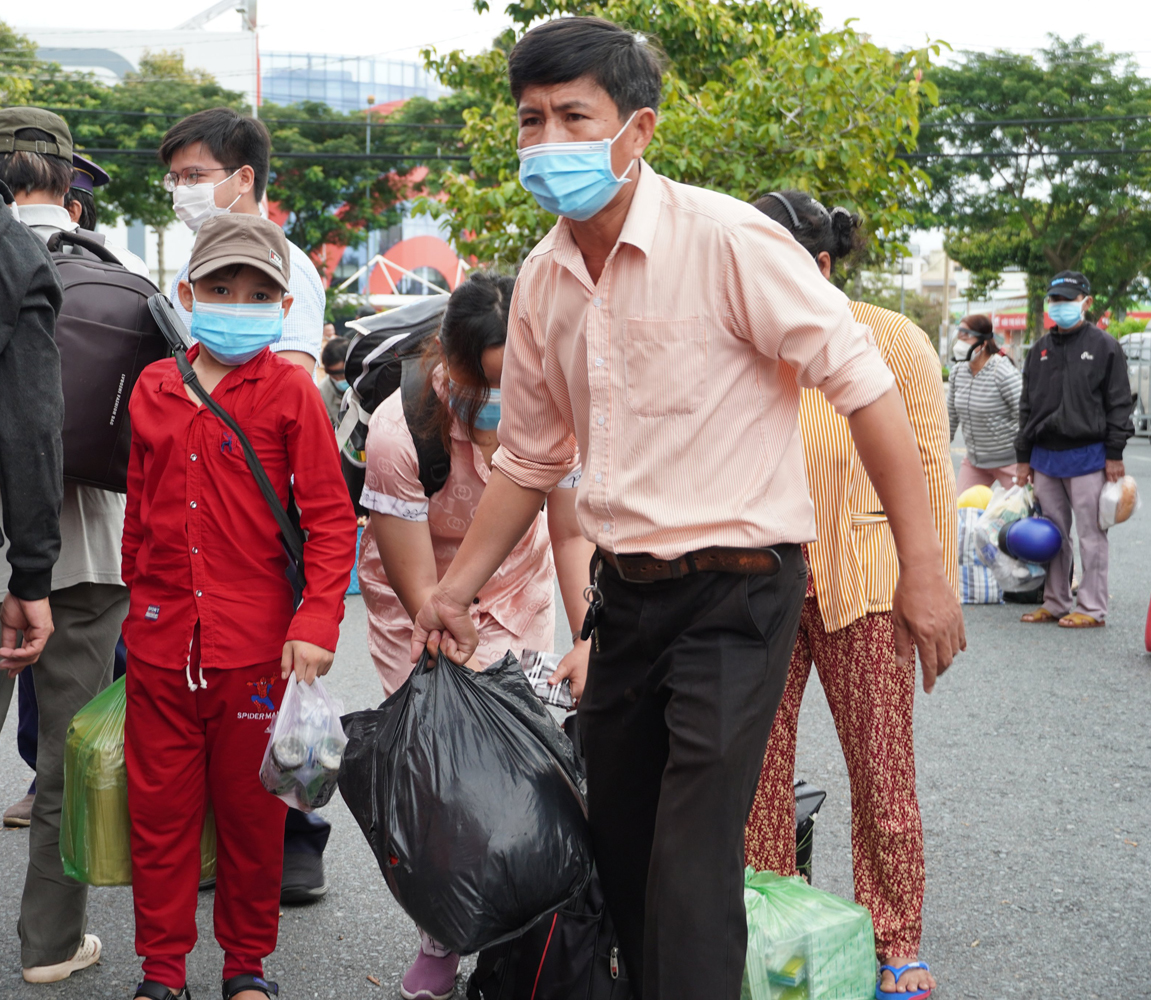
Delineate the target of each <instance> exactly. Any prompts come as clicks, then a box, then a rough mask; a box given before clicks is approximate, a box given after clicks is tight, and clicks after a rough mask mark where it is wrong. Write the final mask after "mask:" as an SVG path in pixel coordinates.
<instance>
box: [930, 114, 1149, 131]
mask: <svg viewBox="0 0 1151 1000" xmlns="http://www.w3.org/2000/svg"><path fill="white" fill-rule="evenodd" d="M1149 120H1151V114H1147V115H1089V116H1086V117H1083V118H989V119H987V120H986V121H963V120H956V121H946V122H924V123H923V124H922V125H920V126H919V129H920V131H922V130H923V129H926V128H952V127H953V126H958V127H960V128H983V127H987V128H998V127H1000V126H1007V125H1070V124H1074V123H1076V122H1134V121H1149Z"/></svg>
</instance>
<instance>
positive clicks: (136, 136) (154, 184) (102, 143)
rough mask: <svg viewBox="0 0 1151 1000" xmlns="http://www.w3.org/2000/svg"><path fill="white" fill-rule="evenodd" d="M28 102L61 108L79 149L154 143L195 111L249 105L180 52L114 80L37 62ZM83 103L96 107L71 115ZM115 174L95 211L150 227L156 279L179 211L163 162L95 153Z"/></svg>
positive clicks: (146, 60)
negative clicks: (167, 188)
mask: <svg viewBox="0 0 1151 1000" xmlns="http://www.w3.org/2000/svg"><path fill="white" fill-rule="evenodd" d="M32 101H33V103H35V104H37V105H40V106H45V107H58V108H63V109H65V110H61V111H60V112H59V113H60V115H61V117H63V118H64V120H65V121H67V122H68V127H69V128H70V130H71V132H72V138H73V141H74V142H75V144H76V148H77V150H78V151H80V152H83V151H84V149H90V148H95V149H123V150H155V149H158V148H159V146H160V140H161V138H162V137H163V135H164V133H165V132H166V131H167V130H168V128H169V126H171V125H172V124H173V123H174V122H176V121H178V120H179V119H180V118H183V117H184V116H186V115H189V114H191V113H192V112H194V111H201V110H203V109H204V108H214V107H219V106H221V105H227V106H229V107H234V108H238V109H241V110H244V109H246V106H245V104H244V95H243V94H240V93H237V92H236V91H231V90H226V89H225V88H223V87H221V86H220V85H219V84H218V83H216V81H215V79H214V78H213V77H212V76H211V75H210V74H208V73H206V72H205V71H203V70H197V69H188V68H187V67H185V65H184V56H183V54H182V53H179V52H155V53H152V52H149V53H145V55H144V56H143V57H142V58H141V60H140V68H139V70H138V71H136V72H133V73H127V74H125V76H124V79H123V80H121V81H120V82H119V83H118V84H116V85H115V86H111V87H109V86H105V85H103V84H101V83H99V82H98V81H96V80H95V79H93V78H92V77H91V76H87V75H83V74H76V73H68V72H64V71H61V70H60V68H59V67H58V66H54V65H50V64H42V65H41V68H40V73H39V76H38V79H37V81H36V87H35V89H34V91H33V94H32ZM68 108H75V109H76V110H77V112H79V111H81V110H84V109H95V110H99V111H100V112H101V113H100V114H81V113H72V114H70V113H69V111H68V110H67V109H68ZM96 158H97V159H98V160H99V161H100V165H101V166H102V167H103V168H104V169H105V170H107V171H108V174H109V176H110V177H111V178H112V179H111V181H110V182H109V183H108V185H107V186H106V187H104V188H101V189H100V196H99V197H98V198H97V199H96V200H97V203H98V205H99V209H100V218H101V220H102V221H104V222H111V221H114V220H115V219H117V218H120V217H123V218H124V219H126V220H128V221H130V222H142V223H143V224H144V225H145V226H149V227H151V228H152V229H153V230H154V231H155V233H156V238H157V264H158V270H159V272H160V281H161V284H163V283H164V277H165V274H166V261H165V258H164V230H165V228H166V227H167V226H168V225H169V224H170V223H171V222H172V221H173V220H174V219H175V218H176V216H175V213H174V212H173V211H172V196H171V195H170V194H169V193H168V192H167V191H165V190H164V187H163V176H164V173H165V170H166V169H167V168H166V167H165V166H164V164H163V163H161V162H160V160H159V159H158V157H156V156H154V155H134V154H130V153H124V154H119V155H117V154H106V155H100V156H98V157H96Z"/></svg>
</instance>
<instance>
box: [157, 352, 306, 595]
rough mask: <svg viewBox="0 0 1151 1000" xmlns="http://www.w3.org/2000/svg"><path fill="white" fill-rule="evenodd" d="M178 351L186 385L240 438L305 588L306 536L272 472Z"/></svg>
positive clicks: (249, 464) (177, 364)
mask: <svg viewBox="0 0 1151 1000" xmlns="http://www.w3.org/2000/svg"><path fill="white" fill-rule="evenodd" d="M174 353H175V356H176V366H177V367H178V368H179V369H180V375H181V376H182V377H183V379H184V384H185V385H187V386H190V387H191V389H192V391H193V392H194V393H195V394H196V395H197V396H199V397H200V401H201V402H202V403H203V404H204V405H205V406H206V407H207V408H208V409H209V410H211V411H212V412H213V413H214V414H215V415H216V416H217V417H219V418H220V420H222V421H223V422H224V423H225V424H226V425H227V426H228V427H229V428H230V429H231V431H232V432H233V433H234V434H235V435H236V437H237V438H238V439H239V441H240V445H241V447H242V448H243V449H244V460H245V461H246V462H247V463H248V468H249V469H251V470H252V475H253V477H255V480H256V485H257V486H259V487H260V492H261V493H263V494H264V499H265V500H266V501H267V502H268V507H269V509H270V510H271V511H272V516H273V517H274V518H275V519H276V524H278V525H279V527H280V534H281V535H283V537H284V546H285V548H286V549H287V550H288V555H289V556H290V557H291V558H292V559H293V560H294V561H295V563H296V576H297V578H298V583H299V589H300V591H303V588H304V539H303V537H302V535H301V533H300V530H299V529H298V528H297V527H296V526H295V525H294V524H293V523H292V520H291V518H290V517H289V515H288V512H287V511H286V510H284V508H283V507H282V506H280V498H279V497H278V496H277V495H276V489H275V487H274V486H273V485H272V483H271V480H269V479H268V474H267V473H266V472H265V471H264V466H263V465H262V464H261V463H260V459H259V458H258V457H257V456H256V449H255V448H253V447H252V445H251V443H250V442H249V441H248V438H247V436H246V435H245V434H244V432H243V431H242V430H240V425H239V424H237V423H236V421H235V420H234V419H233V417H232V415H231V414H230V413H229V412H228V411H227V410H225V409H224V408H223V407H222V406H221V405H220V404H219V403H217V402H216V401H215V400H214V399H213V398H212V396H211V394H209V392H208V390H207V389H205V388H204V387H203V385H201V384H200V380H199V378H197V377H196V372H195V371H194V370H193V369H192V365H191V363H190V362H189V361H188V357H187V355H186V354H185V353H184V352H183V351H175V352H174Z"/></svg>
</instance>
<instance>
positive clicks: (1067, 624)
mask: <svg viewBox="0 0 1151 1000" xmlns="http://www.w3.org/2000/svg"><path fill="white" fill-rule="evenodd" d="M1106 624H1107V623H1106V622H1105V621H1104V622H1101V621H1100V620H1099V619H1098V618H1092V617H1091V616H1090V615H1085V614H1084V613H1083V612H1082V611H1072V612H1071V613H1070V614H1068V615H1064V616H1063V617H1062V618H1060V619H1059V627H1060V628H1103V626H1104V625H1106Z"/></svg>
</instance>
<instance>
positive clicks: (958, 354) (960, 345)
mask: <svg viewBox="0 0 1151 1000" xmlns="http://www.w3.org/2000/svg"><path fill="white" fill-rule="evenodd" d="M970 350H971V345H970V344H968V343H966V342H965V341H962V340H957V341H956V342H955V346H954V347H953V348H951V356H952V357H953V358H954V359H955V360H956V361H966V360H967V352H968V351H970Z"/></svg>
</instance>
